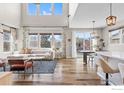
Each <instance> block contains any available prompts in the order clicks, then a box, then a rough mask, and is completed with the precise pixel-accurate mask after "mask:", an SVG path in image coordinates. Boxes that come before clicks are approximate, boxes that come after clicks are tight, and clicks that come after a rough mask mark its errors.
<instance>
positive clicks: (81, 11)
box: [69, 3, 124, 28]
mask: <svg viewBox="0 0 124 93" xmlns="http://www.w3.org/2000/svg"><path fill="white" fill-rule="evenodd" d="M109 5H110V4H109V3H79V4H78V6H77V7H76V9H75V12H74V14H72V15H73V18H71V21H70V27H71V28H92V27H93V23H92V21H93V20H95V21H96V22H95V27H96V28H103V27H105V26H106V21H105V19H106V17H108V16H109V14H110V13H109V12H110V9H109V7H110V6H109ZM69 10H71V11H72V9H71V8H70V9H69ZM112 12H113V13H112V14H113V15H114V16H117V22H120V21H124V3H114V4H112ZM72 15H71V14H70V16H72Z"/></svg>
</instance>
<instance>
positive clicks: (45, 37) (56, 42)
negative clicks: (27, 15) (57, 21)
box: [28, 33, 63, 49]
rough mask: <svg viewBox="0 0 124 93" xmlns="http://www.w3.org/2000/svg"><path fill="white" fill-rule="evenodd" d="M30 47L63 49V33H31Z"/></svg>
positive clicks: (29, 37)
mask: <svg viewBox="0 0 124 93" xmlns="http://www.w3.org/2000/svg"><path fill="white" fill-rule="evenodd" d="M28 40H29V42H28V45H29V48H56V49H62V42H63V35H62V34H61V33H29V36H28Z"/></svg>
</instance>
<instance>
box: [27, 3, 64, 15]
mask: <svg viewBox="0 0 124 93" xmlns="http://www.w3.org/2000/svg"><path fill="white" fill-rule="evenodd" d="M27 8H28V15H30V16H36V15H40V16H45V15H62V13H63V4H62V3H40V4H35V3H30V4H28V7H27Z"/></svg>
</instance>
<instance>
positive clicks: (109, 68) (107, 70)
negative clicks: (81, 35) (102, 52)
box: [100, 58, 119, 85]
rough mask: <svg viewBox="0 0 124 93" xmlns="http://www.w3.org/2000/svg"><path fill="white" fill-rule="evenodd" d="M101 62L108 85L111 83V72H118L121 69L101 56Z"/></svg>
mask: <svg viewBox="0 0 124 93" xmlns="http://www.w3.org/2000/svg"><path fill="white" fill-rule="evenodd" d="M100 64H101V67H102V70H103V72H104V73H105V75H106V78H105V79H106V85H109V74H114V73H118V72H119V69H115V68H113V67H112V66H110V65H109V64H108V62H107V61H105V60H104V59H103V58H100Z"/></svg>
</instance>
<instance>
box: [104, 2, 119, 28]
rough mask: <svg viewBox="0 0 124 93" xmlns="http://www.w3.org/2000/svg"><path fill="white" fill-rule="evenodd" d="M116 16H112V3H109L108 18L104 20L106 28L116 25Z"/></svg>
mask: <svg viewBox="0 0 124 93" xmlns="http://www.w3.org/2000/svg"><path fill="white" fill-rule="evenodd" d="M116 19H117V17H116V16H112V3H110V16H109V17H107V18H106V23H107V25H108V26H112V25H115V24H116Z"/></svg>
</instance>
